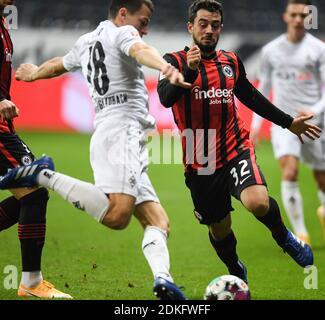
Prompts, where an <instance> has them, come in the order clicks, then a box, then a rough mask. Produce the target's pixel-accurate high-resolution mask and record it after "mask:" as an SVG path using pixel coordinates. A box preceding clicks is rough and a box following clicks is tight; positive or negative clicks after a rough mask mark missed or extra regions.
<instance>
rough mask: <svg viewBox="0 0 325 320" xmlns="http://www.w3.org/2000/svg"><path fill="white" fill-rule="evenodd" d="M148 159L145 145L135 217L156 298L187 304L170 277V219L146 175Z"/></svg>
mask: <svg viewBox="0 0 325 320" xmlns="http://www.w3.org/2000/svg"><path fill="white" fill-rule="evenodd" d="M147 163H148V156H147V150H146V147H145V146H144V144H142V148H141V150H140V165H141V175H140V180H139V182H138V196H137V199H136V203H135V204H136V209H135V213H134V214H135V217H136V218H137V219H138V221H139V222H140V224H141V226H142V227H143V229H144V236H143V240H142V251H143V254H144V256H145V258H146V260H147V262H148V264H149V266H150V268H151V271H152V273H153V276H154V288H153V291H154V294H155V295H156V296H157V297H158V298H160V299H161V300H184V299H186V298H185V296H184V294H183V293H182V291H181V290H180V289H179V288H178V287H177V286H176V285H175V284H174V280H173V277H172V276H171V274H170V259H169V251H168V246H167V238H168V234H169V219H168V216H167V214H166V212H165V210H164V208H163V207H162V206H161V204H160V203H159V199H158V197H157V195H156V192H155V190H154V188H153V186H152V184H151V181H150V179H149V177H148V174H147Z"/></svg>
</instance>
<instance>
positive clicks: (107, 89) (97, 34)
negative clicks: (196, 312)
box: [0, 0, 190, 300]
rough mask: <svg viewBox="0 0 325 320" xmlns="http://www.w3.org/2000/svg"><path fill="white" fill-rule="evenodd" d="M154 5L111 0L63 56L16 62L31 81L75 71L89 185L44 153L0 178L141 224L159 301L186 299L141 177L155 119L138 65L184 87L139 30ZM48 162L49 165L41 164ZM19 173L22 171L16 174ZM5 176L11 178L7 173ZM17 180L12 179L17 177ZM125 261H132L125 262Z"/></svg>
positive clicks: (117, 220)
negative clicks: (82, 89) (89, 126)
mask: <svg viewBox="0 0 325 320" xmlns="http://www.w3.org/2000/svg"><path fill="white" fill-rule="evenodd" d="M153 9H154V7H153V4H152V2H151V0H113V1H112V3H111V7H110V10H109V19H108V20H106V21H103V22H101V23H100V24H99V26H98V27H97V28H96V29H95V30H94V31H93V32H90V33H87V34H85V35H83V36H81V37H80V38H79V39H78V40H77V42H76V44H75V46H74V47H73V48H72V49H71V51H70V52H69V53H68V54H67V55H66V56H64V57H57V58H54V59H51V60H49V61H47V62H45V63H44V64H42V65H41V66H40V67H37V66H35V65H31V64H24V65H22V66H21V67H20V68H19V69H18V70H17V72H16V77H17V79H19V80H23V81H35V80H38V79H47V78H52V77H56V76H59V75H61V74H63V73H66V72H68V71H74V70H78V69H81V71H82V72H83V75H84V77H85V78H86V79H87V80H88V87H89V91H90V94H91V97H92V99H93V102H94V106H95V109H96V116H95V132H94V133H93V136H92V139H91V145H90V158H91V165H92V168H93V172H94V179H95V185H92V184H90V183H86V182H83V181H80V180H78V179H74V178H72V177H69V176H66V175H63V174H61V173H58V172H53V171H52V170H41V169H44V168H45V167H46V166H47V167H48V168H52V167H53V165H52V163H51V160H49V159H47V158H44V161H43V160H41V161H38V162H36V163H34V164H32V165H30V166H29V169H28V168H26V171H21V170H22V169H23V168H20V169H19V171H17V172H16V173H18V176H20V178H22V180H21V181H20V182H19V181H12V180H11V178H13V180H15V177H18V176H17V175H15V170H12V171H11V172H10V173H8V175H7V178H8V179H9V180H6V179H7V178H4V179H2V181H0V188H8V186H9V184H7V183H5V181H7V182H8V181H10V180H11V182H13V184H11V186H14V187H17V186H18V185H19V184H20V183H21V182H24V180H25V179H27V180H29V178H31V180H29V181H28V182H27V184H28V185H30V184H29V183H31V185H35V179H34V180H33V178H34V177H36V176H37V183H38V184H39V185H41V186H43V187H47V188H50V189H52V190H54V191H56V192H57V193H59V194H60V195H61V196H62V197H63V198H64V199H66V200H68V201H69V202H70V203H72V204H73V205H74V206H75V207H77V208H78V209H81V210H84V211H86V212H87V213H89V214H90V215H91V216H93V217H94V218H95V219H96V220H97V221H98V222H99V223H102V224H103V225H105V226H107V227H109V228H111V229H116V230H122V229H125V228H126V227H127V226H128V224H129V222H130V220H131V217H132V215H133V214H134V215H135V216H136V218H137V219H138V220H139V222H140V224H141V225H142V227H143V228H144V238H143V241H142V249H143V253H144V255H145V257H146V259H147V261H148V263H149V266H150V267H151V270H152V273H153V275H154V288H153V291H154V294H155V295H156V296H157V297H159V298H160V299H162V300H185V296H184V294H183V293H182V291H181V290H180V289H179V288H178V287H177V286H176V285H175V284H174V280H173V278H172V276H171V274H170V271H169V268H170V262H169V252H168V247H167V237H168V233H169V221H168V217H167V214H166V212H165V210H164V208H163V207H162V206H161V204H160V201H159V199H158V196H157V195H156V192H155V190H154V188H153V186H152V184H151V181H150V179H149V176H148V172H147V171H148V151H147V147H146V143H145V133H146V131H147V130H150V129H153V128H154V124H155V121H154V119H153V117H152V116H150V114H149V110H148V92H147V89H146V86H145V81H144V74H143V71H142V67H141V65H145V66H147V67H150V68H152V69H156V70H159V71H161V72H162V73H163V74H164V75H165V76H166V78H167V79H168V80H169V81H170V82H171V83H173V84H174V85H179V86H182V87H184V88H188V87H190V84H188V83H185V82H184V77H183V75H182V74H181V73H180V72H179V71H178V69H176V68H175V67H173V66H172V65H170V64H168V63H167V62H166V61H165V60H164V59H163V58H162V57H161V56H160V54H159V53H158V51H157V50H156V49H155V48H153V47H151V46H149V45H147V44H146V43H145V42H144V41H143V40H142V36H143V35H146V34H147V32H148V24H149V21H150V17H151V14H152V11H153ZM47 164H48V165H47ZM21 173H22V174H21ZM10 177H11V178H10ZM18 180H19V179H18ZM130 265H131V264H130Z"/></svg>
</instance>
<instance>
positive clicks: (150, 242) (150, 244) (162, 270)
mask: <svg viewBox="0 0 325 320" xmlns="http://www.w3.org/2000/svg"><path fill="white" fill-rule="evenodd" d="M142 251H143V254H144V256H145V257H146V259H147V261H148V263H149V266H150V268H151V271H152V273H153V275H154V278H157V277H162V278H164V279H166V280H168V281H170V282H174V280H173V278H172V276H171V275H170V273H169V267H170V264H169V252H168V248H167V234H166V232H165V231H164V230H162V229H160V228H158V227H154V226H148V227H146V229H145V230H144V237H143V240H142Z"/></svg>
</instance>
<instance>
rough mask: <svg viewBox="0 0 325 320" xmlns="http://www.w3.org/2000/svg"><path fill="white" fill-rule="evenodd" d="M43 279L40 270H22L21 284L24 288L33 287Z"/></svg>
mask: <svg viewBox="0 0 325 320" xmlns="http://www.w3.org/2000/svg"><path fill="white" fill-rule="evenodd" d="M42 281H43V276H42V272H41V271H30V272H26V271H23V273H22V277H21V284H22V285H23V286H24V287H26V288H34V287H36V286H37V285H39V284H40V283H41V282H42Z"/></svg>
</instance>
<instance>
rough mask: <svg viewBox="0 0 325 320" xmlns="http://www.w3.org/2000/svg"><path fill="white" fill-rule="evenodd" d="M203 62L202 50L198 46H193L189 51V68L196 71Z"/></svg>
mask: <svg viewBox="0 0 325 320" xmlns="http://www.w3.org/2000/svg"><path fill="white" fill-rule="evenodd" d="M200 62H201V50H200V48H199V47H198V46H193V47H192V48H191V49H190V50H189V51H187V66H188V67H189V68H190V69H192V70H196V69H197V68H198V67H199V64H200Z"/></svg>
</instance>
